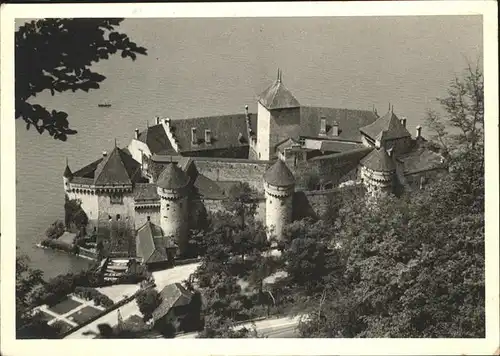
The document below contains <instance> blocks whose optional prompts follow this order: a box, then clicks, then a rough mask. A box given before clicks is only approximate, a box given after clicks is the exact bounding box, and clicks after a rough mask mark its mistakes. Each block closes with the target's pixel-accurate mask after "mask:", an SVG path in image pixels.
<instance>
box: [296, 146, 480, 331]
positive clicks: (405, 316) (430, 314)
mask: <svg viewBox="0 0 500 356" xmlns="http://www.w3.org/2000/svg"><path fill="white" fill-rule="evenodd" d="M480 145H481V143H480V142H476V144H475V146H474V148H472V147H473V146H472V145H469V146H468V147H470V149H469V150H468V151H465V152H464V151H457V152H454V153H452V156H451V159H450V174H449V175H447V176H445V177H443V178H442V179H441V180H440V181H437V182H435V183H433V184H430V185H429V186H427V187H426V189H425V190H423V191H419V194H408V195H406V196H403V197H401V198H394V197H386V198H385V200H384V201H382V202H381V204H379V205H378V207H377V209H371V208H370V207H368V206H362V207H360V208H359V209H358V210H357V211H353V210H350V211H348V214H349V215H348V219H347V218H343V219H342V220H343V225H342V227H341V228H340V231H339V232H338V233H339V234H340V235H341V236H342V237H345V238H346V239H350V242H349V243H348V244H346V245H345V246H344V248H345V249H346V250H347V251H346V253H345V257H346V258H345V260H344V261H345V268H344V271H345V272H344V277H343V278H342V279H341V280H339V281H337V283H336V285H337V288H336V289H334V288H332V287H333V285H334V284H335V283H333V284H332V287H328V292H327V293H326V297H325V299H324V301H323V303H322V309H321V312H319V311H318V310H315V311H314V312H313V313H311V314H310V315H311V318H310V320H308V321H306V322H304V323H302V325H301V332H302V335H303V336H308V337H484V332H485V324H484V322H485V311H484V303H485V299H484V293H485V292H484V258H485V252H484V179H483V178H482V177H483V175H484V170H483V157H482V154H481V152H482V149H481V148H480Z"/></svg>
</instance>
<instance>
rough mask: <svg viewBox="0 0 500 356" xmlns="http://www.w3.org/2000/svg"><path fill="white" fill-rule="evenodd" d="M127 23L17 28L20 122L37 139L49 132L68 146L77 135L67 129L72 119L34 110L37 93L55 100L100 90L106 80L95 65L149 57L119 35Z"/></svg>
mask: <svg viewBox="0 0 500 356" xmlns="http://www.w3.org/2000/svg"><path fill="white" fill-rule="evenodd" d="M122 21H123V19H105V18H101V19H99V18H92V19H90V18H88V19H70V18H65V19H57V18H50V19H40V20H34V21H30V22H28V23H26V24H25V25H23V26H21V27H19V29H18V30H17V31H16V34H15V58H16V63H15V77H16V89H15V98H16V119H22V120H23V121H24V122H25V123H26V128H27V129H29V128H30V127H31V126H33V127H34V128H35V129H36V130H37V131H38V133H40V134H42V133H43V132H45V131H47V132H48V133H49V135H50V136H52V137H53V138H54V139H58V140H62V141H65V140H66V139H67V136H68V135H73V134H75V133H77V131H76V130H74V129H71V128H70V127H69V121H68V114H67V113H65V112H62V111H57V110H51V111H49V110H48V109H47V108H45V107H43V106H41V105H38V104H33V103H31V102H30V100H31V99H32V98H34V97H36V95H37V94H38V93H41V92H43V91H45V90H50V92H51V94H52V95H55V93H56V92H58V93H61V92H64V91H68V90H71V91H72V92H75V91H77V90H83V91H86V92H88V91H89V90H91V89H98V88H99V83H101V82H103V81H104V79H106V77H105V76H103V75H101V74H99V73H97V72H94V71H92V70H91V69H90V67H91V66H92V64H94V63H97V62H100V61H102V60H105V59H108V58H109V57H110V56H111V55H113V54H115V53H120V54H121V57H122V58H131V59H132V60H135V59H136V58H137V55H138V54H142V55H146V54H147V51H146V49H145V48H144V47H139V46H137V44H136V43H134V42H132V41H131V40H130V38H129V37H128V36H127V35H126V34H124V33H121V32H118V31H117V27H118V26H119V25H120V23H121V22H122Z"/></svg>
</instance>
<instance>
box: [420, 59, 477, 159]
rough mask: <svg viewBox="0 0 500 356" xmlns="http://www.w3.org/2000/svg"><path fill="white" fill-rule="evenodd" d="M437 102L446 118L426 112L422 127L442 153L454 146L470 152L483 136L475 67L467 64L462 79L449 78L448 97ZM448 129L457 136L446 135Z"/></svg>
mask: <svg viewBox="0 0 500 356" xmlns="http://www.w3.org/2000/svg"><path fill="white" fill-rule="evenodd" d="M437 100H438V102H439V103H440V104H441V106H442V107H443V109H444V111H445V112H446V116H445V117H444V118H442V117H441V116H440V115H439V114H437V113H436V112H435V111H428V113H427V117H426V124H427V126H428V127H429V128H430V129H431V130H432V131H433V132H434V133H435V136H434V138H435V139H437V141H438V142H439V143H440V144H441V146H442V147H443V148H444V149H445V151H446V152H448V151H449V150H450V149H452V148H453V147H454V146H456V145H460V146H466V148H468V149H474V148H475V146H476V145H477V144H478V143H480V142H481V141H482V135H483V133H484V77H483V72H482V70H481V68H480V66H479V63H478V64H476V65H475V66H472V65H471V64H469V65H468V67H467V69H466V70H465V73H464V75H463V77H458V76H456V77H455V78H453V80H452V82H451V83H450V87H449V89H448V96H446V97H444V98H438V99H437ZM450 127H452V128H454V129H455V130H457V129H458V133H449V132H448V128H450ZM450 146H451V147H450Z"/></svg>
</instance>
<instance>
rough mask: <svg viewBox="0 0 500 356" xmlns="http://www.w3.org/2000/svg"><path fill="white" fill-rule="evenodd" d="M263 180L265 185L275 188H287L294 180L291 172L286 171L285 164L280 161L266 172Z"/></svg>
mask: <svg viewBox="0 0 500 356" xmlns="http://www.w3.org/2000/svg"><path fill="white" fill-rule="evenodd" d="M264 180H265V182H266V183H267V184H270V185H274V186H276V187H288V186H290V185H293V184H295V178H294V177H293V174H292V172H291V171H290V169H288V167H287V166H286V164H285V162H283V161H282V160H280V159H278V160H277V161H276V163H274V164H273V165H272V166H271V168H269V169H268V170H267V171H266V173H265V174H264Z"/></svg>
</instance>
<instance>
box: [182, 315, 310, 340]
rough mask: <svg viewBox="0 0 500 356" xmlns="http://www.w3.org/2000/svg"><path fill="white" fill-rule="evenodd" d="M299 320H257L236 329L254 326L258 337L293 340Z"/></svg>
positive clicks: (187, 335)
mask: <svg viewBox="0 0 500 356" xmlns="http://www.w3.org/2000/svg"><path fill="white" fill-rule="evenodd" d="M300 318H301V317H300V316H296V317H293V318H289V317H284V318H278V319H266V320H259V321H256V322H255V323H253V324H252V323H246V324H241V325H238V326H237V327H236V329H241V328H244V327H247V328H251V327H252V326H255V328H256V330H257V332H258V333H259V336H263V337H268V338H294V337H299V336H300V335H299V332H298V330H297V326H298V325H299V321H300ZM196 335H197V333H189V334H184V335H182V336H178V337H176V339H195V338H196Z"/></svg>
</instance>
